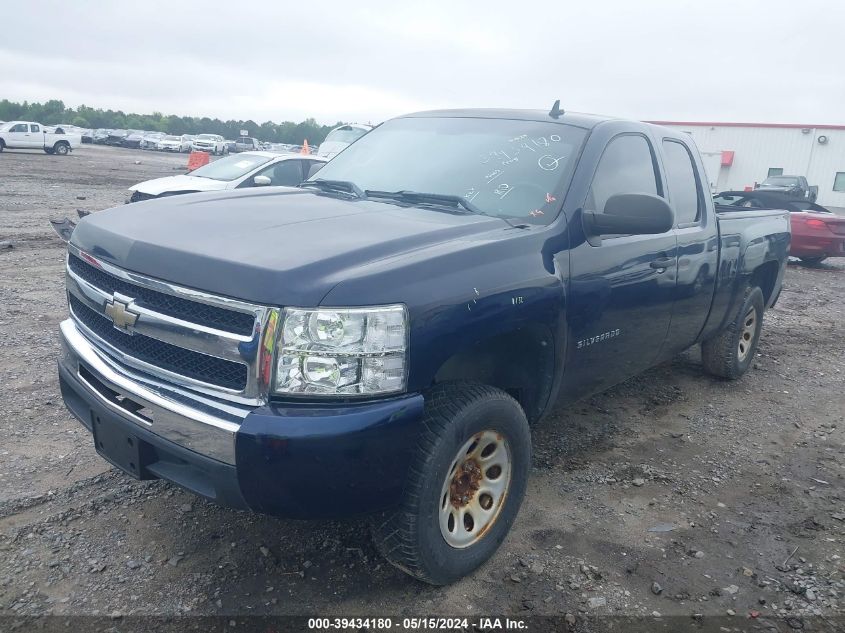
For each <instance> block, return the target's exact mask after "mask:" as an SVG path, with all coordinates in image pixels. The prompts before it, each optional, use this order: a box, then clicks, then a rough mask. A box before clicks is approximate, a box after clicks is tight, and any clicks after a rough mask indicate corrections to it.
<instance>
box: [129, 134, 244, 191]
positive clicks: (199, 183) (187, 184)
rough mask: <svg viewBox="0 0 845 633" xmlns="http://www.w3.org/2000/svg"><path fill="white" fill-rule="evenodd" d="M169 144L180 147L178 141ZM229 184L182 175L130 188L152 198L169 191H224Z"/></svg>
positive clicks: (222, 181)
mask: <svg viewBox="0 0 845 633" xmlns="http://www.w3.org/2000/svg"><path fill="white" fill-rule="evenodd" d="M168 143H173V144H174V145H178V143H177V142H176V141H168ZM228 184H229V183H228V182H226V181H224V180H212V179H211V178H200V177H199V176H186V175H180V176H166V177H165V178H155V179H154V180H145V181H144V182H140V183H138V184H137V185H135V186H133V187H129V191H140V192H141V193H148V194H150V195H151V196H159V195H161V194H163V193H165V192H167V191H222V190H224V189H225V188H226V185H228Z"/></svg>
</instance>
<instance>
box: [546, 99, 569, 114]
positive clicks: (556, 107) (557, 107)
mask: <svg viewBox="0 0 845 633" xmlns="http://www.w3.org/2000/svg"><path fill="white" fill-rule="evenodd" d="M561 114H566V112H564V111H563V110H561V109H560V99H558V100H557V101H555V104H554V105H553V106H552V109H551V110H550V111H549V116H550V117H552V118H553V119H559V118H560V115H561Z"/></svg>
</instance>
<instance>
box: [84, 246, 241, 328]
mask: <svg viewBox="0 0 845 633" xmlns="http://www.w3.org/2000/svg"><path fill="white" fill-rule="evenodd" d="M68 267H69V268H70V269H71V270H72V271H73V272H74V273H75V274H76V275H78V276H79V277H80V278H82V279H84V280H85V281H87V282H88V283H90V284H91V285H92V286H95V287H97V288H99V289H100V290H103V291H104V292H106V293H107V294H112V293H114V292H117V293H120V294H123V295H127V296H129V297H132V298H134V299H135V303H136V304H138V305H139V306H142V307H145V308H149V309H150V310H155V311H157V312H160V313H162V314H166V315H167V316H171V317H174V318H177V319H182V320H183V321H190V322H192V323H198V324H200V325H205V326H208V327H213V328H216V329H218V330H223V331H226V332H232V333H233V334H240V335H243V336H251V335H252V333H253V328H254V327H255V316H254V315H253V314H246V313H244V312H236V311H234V310H227V309H225V308H220V307H217V306H212V305H207V304H204V303H200V302H198V301H191V300H189V299H183V298H181V297H175V296H173V295H169V294H166V293H163V292H158V291H157V290H153V289H151V288H145V287H144V286H139V285H137V284H133V283H131V282H128V281H126V280H124V279H119V278H118V277H115V276H114V275H111V274H109V273H107V272H105V271H104V270H101V269H99V268H96V267H95V266H92V265H91V264H89V263H88V262H86V261H83V260H82V259H81V258H80V257H77V256H76V255H73V254H70V255H69V257H68Z"/></svg>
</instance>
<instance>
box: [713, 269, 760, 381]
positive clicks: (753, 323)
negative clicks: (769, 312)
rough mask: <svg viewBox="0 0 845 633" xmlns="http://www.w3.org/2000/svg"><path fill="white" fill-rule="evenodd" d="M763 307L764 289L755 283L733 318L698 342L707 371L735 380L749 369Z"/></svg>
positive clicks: (755, 346)
mask: <svg viewBox="0 0 845 633" xmlns="http://www.w3.org/2000/svg"><path fill="white" fill-rule="evenodd" d="M764 309H765V302H764V300H763V291H762V290H760V288H758V287H756V286H754V287H751V288H748V289H747V290H746V291H745V297H744V298H743V301H742V305H741V306H740V307H739V310H738V311H737V313H736V316H735V317H734V320H733V321H731V323H729V324H728V326H727V327H726V328H725V329H724V330H722V331H721V332H719V333H718V334H717V335H716V336H714V337H713V338H711V339H709V340H707V341H704V342H703V343H702V344H701V359H702V361H703V363H704V369H705V370H706V371H707V373H709V374H713V375H714V376H720V377H721V378H728V379H731V380H735V379H736V378H739V377H740V376H742V375H743V374H744V373H745V372H746V371H747V370H748V368H749V367H750V366H751V363H752V362H753V361H754V354H755V353H756V352H757V344H758V343H759V342H760V331H761V330H762V328H763V311H764Z"/></svg>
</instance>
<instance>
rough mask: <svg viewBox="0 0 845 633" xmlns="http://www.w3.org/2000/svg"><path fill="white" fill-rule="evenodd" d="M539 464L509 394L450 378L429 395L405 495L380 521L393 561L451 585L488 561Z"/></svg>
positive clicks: (380, 537) (380, 543) (376, 529)
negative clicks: (531, 471) (533, 462)
mask: <svg viewBox="0 0 845 633" xmlns="http://www.w3.org/2000/svg"><path fill="white" fill-rule="evenodd" d="M530 465H531V434H530V432H529V428H528V421H527V420H526V418H525V413H524V412H523V410H522V408H521V407H520V406H519V404H518V403H517V402H516V401H515V400H514V399H513V398H511V397H510V396H509V395H508V394H506V393H505V392H503V391H500V390H498V389H494V388H492V387H487V386H484V385H473V384H461V383H449V384H443V385H439V386H437V387H435V388H434V389H433V390H432V391H431V392H430V393H429V394H427V396H426V399H425V417H424V419H423V422H422V425H421V431H420V437H419V441H418V448H417V455H416V456H415V458H413V459H412V462H411V466H410V470H409V475H408V484H407V487H406V492H405V499H404V501H403V502H402V504H401V505H400V507H399V508H398V509H396V510H393V511H390V512H386V513H384V514H383V515H381V516H379V517H378V518H377V519H376V521H374V523H373V538H374V540H375V542H376V547H377V548H378V549H379V551H380V552H381V553H382V554H383V555H384V556H385V558H387V559H388V560H389V561H390V562H391V563H392V564H393V565H395V566H396V567H398V568H399V569H401V570H402V571H405V572H406V573H408V574H410V575H412V576H414V577H416V578H418V579H420V580H422V581H425V582H428V583H431V584H433V585H445V584H448V583H451V582H454V581H456V580H458V579H460V578H462V577H463V576H465V575H467V574H469V573H470V572H472V571H473V570H475V569H476V568H477V567H479V566H480V565H482V564H483V563H484V562H485V561H487V560H488V559H489V558H490V557H491V556H492V555H493V554H494V553H495V551H496V550H497V549H498V547H499V545H501V543H502V541H504V539H505V537H506V536H507V534H508V532H509V531H510V528H511V525H512V524H513V522H514V519H515V518H516V515H517V513H518V512H519V507H520V505H521V504H522V498H523V496H524V495H525V488H526V485H527V482H528V472H529V468H530Z"/></svg>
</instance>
